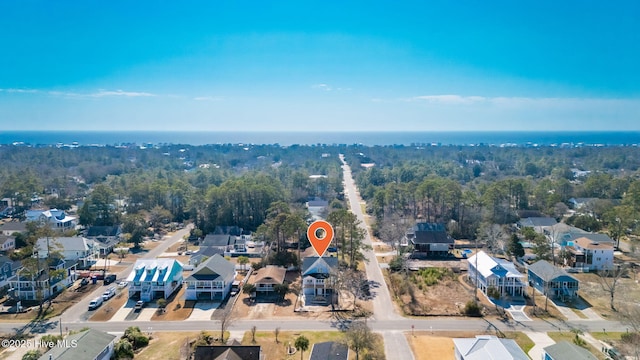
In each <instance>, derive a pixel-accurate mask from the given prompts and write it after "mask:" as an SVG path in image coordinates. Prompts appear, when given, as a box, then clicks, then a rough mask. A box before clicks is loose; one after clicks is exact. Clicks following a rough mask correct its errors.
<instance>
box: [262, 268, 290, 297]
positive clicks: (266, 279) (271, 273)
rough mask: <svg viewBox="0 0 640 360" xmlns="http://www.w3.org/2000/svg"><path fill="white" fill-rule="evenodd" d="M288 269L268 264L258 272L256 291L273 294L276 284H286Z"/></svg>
mask: <svg viewBox="0 0 640 360" xmlns="http://www.w3.org/2000/svg"><path fill="white" fill-rule="evenodd" d="M286 274H287V269H285V268H283V267H281V266H275V265H268V266H265V267H263V268H262V269H260V270H258V272H257V273H256V281H255V283H254V284H255V286H256V293H257V294H273V292H274V289H275V286H276V285H281V284H284V277H285V275H286Z"/></svg>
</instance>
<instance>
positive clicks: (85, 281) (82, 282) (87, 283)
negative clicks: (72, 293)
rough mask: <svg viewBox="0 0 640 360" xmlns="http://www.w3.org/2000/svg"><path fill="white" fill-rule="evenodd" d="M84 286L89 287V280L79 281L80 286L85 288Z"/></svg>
mask: <svg viewBox="0 0 640 360" xmlns="http://www.w3.org/2000/svg"><path fill="white" fill-rule="evenodd" d="M85 285H89V279H87V278H82V280H80V286H85Z"/></svg>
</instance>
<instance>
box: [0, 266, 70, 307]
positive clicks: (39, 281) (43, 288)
mask: <svg viewBox="0 0 640 360" xmlns="http://www.w3.org/2000/svg"><path fill="white" fill-rule="evenodd" d="M38 262H39V263H38V266H37V270H36V271H33V273H29V270H28V269H26V268H24V267H23V268H22V269H20V270H18V271H17V272H16V276H15V277H13V278H12V280H10V281H9V283H10V284H11V288H12V289H13V292H12V293H11V294H10V295H11V296H13V297H15V298H17V299H20V300H39V299H48V298H49V297H51V296H52V295H55V294H56V293H58V292H60V291H62V290H63V289H65V288H67V287H69V286H71V285H72V284H73V282H74V281H75V280H76V275H75V274H76V271H75V270H76V264H77V262H76V261H64V260H62V259H59V260H55V259H50V258H46V259H38ZM47 270H48V271H49V272H48V273H47Z"/></svg>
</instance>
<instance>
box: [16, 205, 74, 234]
mask: <svg viewBox="0 0 640 360" xmlns="http://www.w3.org/2000/svg"><path fill="white" fill-rule="evenodd" d="M26 217H27V221H35V222H39V223H41V224H47V223H49V224H50V225H51V228H52V229H54V230H61V231H62V230H69V229H73V228H75V226H76V225H77V221H76V217H75V216H69V215H67V214H66V213H65V212H64V211H62V210H58V209H49V210H27V213H26Z"/></svg>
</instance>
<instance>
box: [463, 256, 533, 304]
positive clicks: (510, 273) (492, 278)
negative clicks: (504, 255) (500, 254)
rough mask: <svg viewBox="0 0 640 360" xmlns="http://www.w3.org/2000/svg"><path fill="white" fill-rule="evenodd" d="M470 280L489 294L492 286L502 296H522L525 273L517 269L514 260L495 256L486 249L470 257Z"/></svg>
mask: <svg viewBox="0 0 640 360" xmlns="http://www.w3.org/2000/svg"><path fill="white" fill-rule="evenodd" d="M468 262H469V272H468V275H469V280H470V281H471V282H472V283H473V284H475V285H476V286H477V287H478V289H480V291H482V293H484V294H485V295H486V294H487V290H488V289H489V288H490V287H493V288H496V289H497V290H498V291H499V292H500V296H506V295H510V296H522V295H523V289H524V283H523V282H522V278H523V277H524V275H522V273H520V272H519V271H518V269H516V267H515V265H514V264H513V263H512V262H509V261H507V260H503V259H498V258H494V257H492V256H489V255H488V254H487V253H485V252H484V251H479V252H478V253H477V254H475V255H473V256H472V257H470V258H469V260H468Z"/></svg>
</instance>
